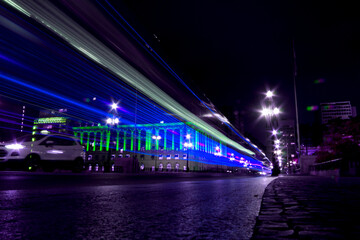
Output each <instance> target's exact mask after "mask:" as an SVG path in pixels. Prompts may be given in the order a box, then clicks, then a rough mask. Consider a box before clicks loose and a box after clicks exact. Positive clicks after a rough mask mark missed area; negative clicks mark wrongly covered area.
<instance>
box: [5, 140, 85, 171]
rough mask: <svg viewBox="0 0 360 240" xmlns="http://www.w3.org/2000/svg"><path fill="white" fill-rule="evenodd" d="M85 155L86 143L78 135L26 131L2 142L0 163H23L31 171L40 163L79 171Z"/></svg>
mask: <svg viewBox="0 0 360 240" xmlns="http://www.w3.org/2000/svg"><path fill="white" fill-rule="evenodd" d="M84 159H85V150H84V147H83V146H82V145H81V144H80V142H79V141H78V140H77V139H76V138H74V137H70V136H66V135H60V134H50V135H27V136H24V137H20V138H18V139H16V140H15V141H11V142H6V143H2V144H1V143H0V165H3V164H6V165H9V166H10V165H11V164H16V163H20V164H22V165H23V166H25V169H27V170H29V171H35V170H36V168H37V167H39V166H41V167H42V168H43V170H44V171H52V170H54V168H58V167H61V168H71V169H72V170H73V171H74V172H80V171H81V170H82V168H83V165H84Z"/></svg>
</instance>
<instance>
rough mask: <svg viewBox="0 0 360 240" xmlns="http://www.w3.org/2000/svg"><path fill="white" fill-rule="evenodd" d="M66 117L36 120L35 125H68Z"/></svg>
mask: <svg viewBox="0 0 360 240" xmlns="http://www.w3.org/2000/svg"><path fill="white" fill-rule="evenodd" d="M66 120H67V118H65V117H50V118H38V119H35V121H34V124H48V123H66Z"/></svg>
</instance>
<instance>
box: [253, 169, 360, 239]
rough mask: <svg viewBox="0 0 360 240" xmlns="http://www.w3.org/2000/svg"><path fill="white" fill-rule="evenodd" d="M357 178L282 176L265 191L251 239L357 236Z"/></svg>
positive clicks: (359, 215)
mask: <svg viewBox="0 0 360 240" xmlns="http://www.w3.org/2000/svg"><path fill="white" fill-rule="evenodd" d="M359 235H360V178H335V177H313V176H283V177H279V178H277V179H275V180H274V181H272V182H271V183H270V184H269V185H268V187H267V188H266V190H265V193H264V195H263V200H262V204H261V209H260V213H259V216H258V218H257V221H256V226H255V229H254V233H253V236H252V239H357V238H358V236H359Z"/></svg>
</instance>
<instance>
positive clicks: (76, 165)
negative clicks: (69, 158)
mask: <svg viewBox="0 0 360 240" xmlns="http://www.w3.org/2000/svg"><path fill="white" fill-rule="evenodd" d="M83 166H84V161H83V159H82V158H76V159H75V160H74V162H73V169H72V171H73V172H75V173H79V172H81V171H82V170H83Z"/></svg>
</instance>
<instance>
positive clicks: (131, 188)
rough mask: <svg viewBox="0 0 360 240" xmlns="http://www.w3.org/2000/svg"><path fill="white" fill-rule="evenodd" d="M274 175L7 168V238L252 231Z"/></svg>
mask: <svg viewBox="0 0 360 240" xmlns="http://www.w3.org/2000/svg"><path fill="white" fill-rule="evenodd" d="M272 180H274V178H272V177H240V176H234V175H224V174H222V175H221V174H218V175H216V174H188V173H184V174H179V175H177V176H176V175H171V174H165V175H151V174H149V175H141V176H132V175H121V174H115V173H110V174H105V173H101V174H78V175H76V174H70V173H52V174H47V173H21V172H0V226H1V229H0V239H250V238H251V236H252V234H253V229H254V226H255V222H256V216H257V215H258V213H259V209H260V204H261V200H262V195H263V193H264V190H265V188H266V186H267V185H268V184H269V183H270V182H271V181H272Z"/></svg>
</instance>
